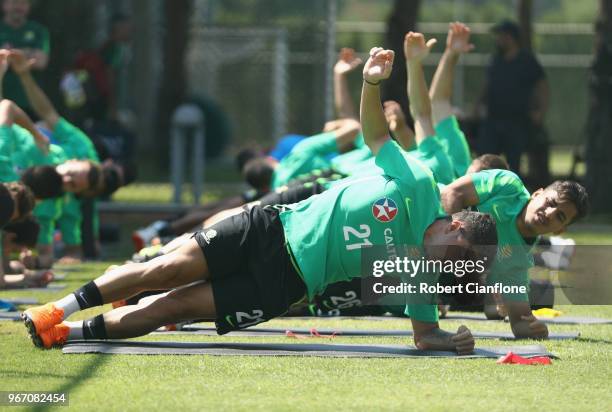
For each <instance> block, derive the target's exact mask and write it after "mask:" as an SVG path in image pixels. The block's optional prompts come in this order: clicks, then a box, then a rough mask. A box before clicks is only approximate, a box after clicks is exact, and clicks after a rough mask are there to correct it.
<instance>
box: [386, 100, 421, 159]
mask: <svg viewBox="0 0 612 412" xmlns="http://www.w3.org/2000/svg"><path fill="white" fill-rule="evenodd" d="M383 106H384V111H385V119H386V120H387V126H388V127H389V130H391V133H393V136H395V139H396V140H397V142H398V143H399V144H400V146H402V148H403V149H404V150H408V149H409V148H410V147H411V146H412V144H413V143H414V131H413V130H412V129H411V128H410V126H408V124H407V123H406V117H405V116H404V112H403V111H402V107H401V106H400V105H399V103H398V102H396V101H394V100H387V101H386V102H385V103H384V105H383Z"/></svg>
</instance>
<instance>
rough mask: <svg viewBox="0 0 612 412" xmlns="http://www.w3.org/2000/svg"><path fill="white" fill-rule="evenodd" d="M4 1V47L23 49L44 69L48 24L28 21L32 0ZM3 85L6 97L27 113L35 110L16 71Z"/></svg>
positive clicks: (0, 44)
mask: <svg viewBox="0 0 612 412" xmlns="http://www.w3.org/2000/svg"><path fill="white" fill-rule="evenodd" d="M1 3H2V12H3V16H2V20H1V21H0V48H3V49H19V50H21V51H23V52H24V53H25V55H26V56H27V57H28V59H32V60H33V64H32V68H33V69H34V70H36V71H41V70H44V69H45V68H46V67H47V63H48V62H49V32H48V31H47V29H46V28H45V27H44V26H42V25H40V24H38V23H36V22H34V21H31V20H28V15H29V13H30V6H31V5H30V0H1ZM35 77H37V76H36V75H35ZM2 85H3V86H4V87H3V92H4V96H3V97H6V98H7V99H11V100H13V101H14V102H15V103H17V105H18V106H19V107H21V108H22V109H25V110H26V112H31V109H30V105H29V101H28V99H27V98H26V96H25V92H24V91H23V88H22V87H21V83H20V82H19V79H18V78H17V76H16V75H15V73H13V72H12V71H9V72H8V73H6V76H5V77H4V81H3V84H2Z"/></svg>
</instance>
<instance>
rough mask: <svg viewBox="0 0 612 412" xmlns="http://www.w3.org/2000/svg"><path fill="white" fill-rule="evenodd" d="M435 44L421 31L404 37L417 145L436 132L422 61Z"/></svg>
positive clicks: (409, 97) (409, 92)
mask: <svg viewBox="0 0 612 412" xmlns="http://www.w3.org/2000/svg"><path fill="white" fill-rule="evenodd" d="M434 44H436V40H435V39H429V40H428V41H427V42H425V36H423V34H421V33H414V32H409V33H408V34H406V37H405V38H404V55H405V56H406V69H407V70H408V99H409V100H410V113H411V114H412V117H413V118H414V131H415V139H416V144H417V145H419V144H420V143H421V142H422V141H423V139H425V138H426V137H428V136H433V135H434V134H435V131H434V128H433V124H432V121H431V101H430V100H429V91H428V90H427V83H426V82H425V74H424V73H423V63H422V62H423V60H424V59H425V58H426V57H427V56H428V55H429V52H430V50H431V48H432V47H433V46H434Z"/></svg>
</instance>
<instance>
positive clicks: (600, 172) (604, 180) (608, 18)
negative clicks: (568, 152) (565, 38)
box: [586, 0, 612, 213]
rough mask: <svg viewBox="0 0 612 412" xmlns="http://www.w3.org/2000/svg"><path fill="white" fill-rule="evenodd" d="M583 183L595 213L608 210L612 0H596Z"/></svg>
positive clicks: (611, 205)
mask: <svg viewBox="0 0 612 412" xmlns="http://www.w3.org/2000/svg"><path fill="white" fill-rule="evenodd" d="M589 89H590V98H591V99H590V100H591V101H590V108H589V115H588V118H587V125H586V133H587V148H586V165H587V174H586V184H587V188H588V190H589V196H590V198H591V205H592V211H593V212H595V213H610V212H612V190H611V189H612V172H611V171H610V160H611V159H612V0H599V13H598V18H597V21H596V23H595V58H594V60H593V65H592V66H591V76H590V82H589Z"/></svg>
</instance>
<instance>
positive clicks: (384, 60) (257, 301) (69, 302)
mask: <svg viewBox="0 0 612 412" xmlns="http://www.w3.org/2000/svg"><path fill="white" fill-rule="evenodd" d="M392 61H393V52H392V51H384V50H382V49H377V50H374V51H373V54H372V57H371V58H370V60H369V61H368V63H367V64H366V67H365V68H364V80H365V82H364V85H363V89H364V91H363V93H364V94H368V93H371V92H374V94H375V95H376V96H373V97H374V98H379V97H378V96H377V95H378V87H377V86H372V84H375V83H377V82H380V81H381V80H382V79H384V78H387V77H388V76H389V73H390V70H391V64H392ZM362 113H363V107H362ZM381 116H382V114H381ZM382 124H385V120H384V117H383V118H382ZM365 138H366V143H367V144H368V145H369V147H370V149H371V150H372V152H373V153H374V154H375V155H376V159H377V162H378V165H379V166H380V167H381V168H382V169H383V170H384V171H385V175H377V176H370V177H365V178H363V179H360V180H357V181H353V182H351V183H349V184H346V185H337V186H334V187H333V188H331V189H329V190H328V191H326V192H325V193H323V194H321V195H319V196H314V197H312V198H310V199H308V200H306V201H304V202H300V203H299V204H297V205H293V206H292V207H265V208H261V207H254V208H252V209H251V210H250V211H249V212H248V213H242V214H240V215H237V216H233V217H231V218H229V219H226V220H224V221H223V222H221V223H219V224H217V225H215V226H213V227H212V228H209V229H207V230H205V231H202V232H198V233H197V234H196V235H195V237H194V238H193V239H191V240H190V242H189V243H187V244H186V245H184V246H182V247H180V248H179V249H177V250H176V251H174V252H171V253H169V254H167V255H164V256H161V257H158V258H156V259H153V260H151V261H149V262H146V263H140V264H128V265H124V266H121V267H119V268H116V269H112V270H110V271H108V272H107V273H106V274H104V275H102V276H101V277H99V278H98V279H96V280H94V281H93V282H90V283H88V284H86V285H85V286H83V287H82V288H80V289H78V290H77V291H75V292H74V293H73V294H70V295H68V296H66V297H65V298H63V299H61V300H59V301H56V302H53V303H50V304H47V305H45V306H42V307H38V308H32V309H29V310H28V311H26V312H25V314H24V320H25V323H26V325H27V326H28V330H29V331H30V333H31V336H32V338H33V340H34V342H35V343H36V344H37V345H39V346H44V347H50V346H52V345H54V344H62V343H64V342H66V341H67V340H68V339H82V338H85V339H106V338H111V339H118V338H126V337H133V336H140V335H143V334H146V333H149V332H151V331H153V330H155V329H157V328H158V327H160V326H163V325H166V324H169V323H177V322H180V321H186V320H190V319H215V320H216V324H217V330H218V332H219V333H226V332H229V331H231V330H234V329H237V328H243V327H247V326H251V325H254V324H257V323H260V322H263V321H266V320H268V319H271V318H273V317H276V316H280V315H282V314H284V313H286V312H287V310H288V309H289V307H290V306H291V304H292V303H295V302H298V301H301V300H302V299H303V298H304V297H305V296H306V295H307V296H309V297H310V298H312V296H314V295H316V294H318V293H320V292H321V291H322V290H324V289H325V288H326V286H327V285H328V284H331V283H334V282H338V281H342V280H348V279H350V278H353V277H358V276H360V273H361V267H360V266H361V246H363V245H366V244H372V245H383V246H384V245H388V244H389V243H392V244H394V245H402V244H414V245H422V246H423V248H424V251H425V253H426V254H427V256H428V257H430V258H440V259H448V260H451V261H455V260H457V259H465V258H466V256H465V255H466V254H467V255H468V256H469V257H472V258H477V257H478V258H479V259H483V258H484V257H490V258H492V257H493V255H494V253H495V250H496V247H495V246H494V247H490V246H489V247H486V246H483V247H479V246H480V245H496V243H497V239H496V237H497V235H496V231H495V224H494V222H493V220H492V219H491V217H490V216H489V215H486V214H481V213H477V212H461V213H458V214H456V215H454V216H452V217H449V216H444V215H441V214H440V208H439V193H438V189H437V186H436V185H435V182H434V180H433V178H432V174H431V172H430V171H429V170H428V169H427V168H426V167H425V166H424V165H423V164H422V163H421V162H419V161H414V159H411V160H410V161H407V160H406V158H405V155H404V152H403V150H402V149H401V148H399V146H398V145H397V144H396V143H395V142H393V141H392V140H389V138H388V133H387V132H386V131H385V133H383V134H380V135H375V134H369V133H368V134H365ZM406 198H409V199H411V201H410V202H406V201H405V199H406ZM378 204H383V205H386V208H385V206H381V207H382V208H383V209H384V212H385V213H386V215H385V216H383V215H382V214H381V213H382V211H381V212H380V213H377V214H375V213H373V210H372V209H373V206H374V205H378ZM392 205H395V206H392ZM394 208H395V209H394ZM379 209H380V208H375V210H376V211H378V210H379ZM381 210H382V209H381ZM385 237H386V240H385ZM437 246H444V247H442V248H438V247H437ZM323 256H325V257H326V259H322V258H321V257H323ZM489 260H490V259H489ZM485 261H486V260H485ZM194 282H197V283H195V284H194ZM171 288H175V289H173V290H172V291H171V292H169V293H167V294H164V295H161V296H159V297H158V298H156V299H150V300H148V302H147V303H146V304H142V305H141V304H139V305H135V306H125V307H121V308H118V309H114V310H112V311H110V312H107V313H105V314H104V315H99V316H97V317H95V318H93V319H90V320H86V321H83V322H64V320H65V319H66V318H67V317H68V316H70V315H71V314H72V313H74V312H76V311H79V310H82V309H86V308H90V307H93V306H99V305H102V304H104V303H108V302H112V301H115V300H119V299H123V298H126V297H129V296H132V295H134V294H136V293H139V292H141V291H144V290H156V289H171ZM407 310H408V311H409V313H410V315H411V321H412V324H413V328H414V331H415V343H416V345H417V347H419V348H422V349H434V350H456V351H457V352H459V353H461V354H463V353H469V352H471V351H472V350H473V347H474V340H473V338H472V336H471V333H470V332H469V330H468V329H467V328H466V327H464V326H462V327H460V328H459V330H458V332H457V333H454V334H453V333H448V332H444V331H442V330H441V329H440V328H439V326H438V323H437V310H436V307H435V305H433V306H432V305H408V308H407Z"/></svg>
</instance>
